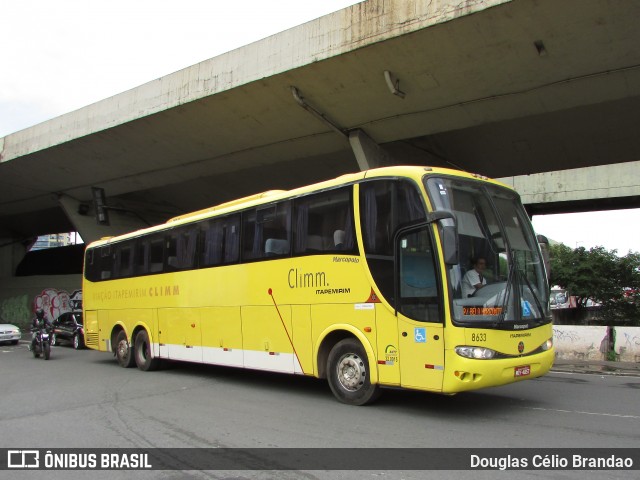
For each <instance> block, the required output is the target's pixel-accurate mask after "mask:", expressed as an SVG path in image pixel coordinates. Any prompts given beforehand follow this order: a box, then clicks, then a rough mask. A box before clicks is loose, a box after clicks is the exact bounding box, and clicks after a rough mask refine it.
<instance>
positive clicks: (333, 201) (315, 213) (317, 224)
mask: <svg viewBox="0 0 640 480" xmlns="http://www.w3.org/2000/svg"><path fill="white" fill-rule="evenodd" d="M352 211H353V208H352V204H351V188H350V187H347V188H339V189H335V190H329V191H325V192H319V193H314V194H311V195H307V196H304V197H301V198H298V199H296V200H295V205H294V214H293V229H294V245H293V247H294V248H293V251H294V254H295V255H306V254H314V253H323V252H342V253H354V248H355V241H354V240H355V234H354V231H353V215H352Z"/></svg>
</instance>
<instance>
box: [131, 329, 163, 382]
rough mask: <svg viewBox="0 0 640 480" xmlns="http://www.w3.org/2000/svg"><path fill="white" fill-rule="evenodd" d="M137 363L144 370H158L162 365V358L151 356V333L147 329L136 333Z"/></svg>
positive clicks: (135, 351) (135, 349)
mask: <svg viewBox="0 0 640 480" xmlns="http://www.w3.org/2000/svg"><path fill="white" fill-rule="evenodd" d="M133 350H134V353H135V359H136V365H138V368H139V369H140V370H142V371H144V372H150V371H152V370H157V369H158V367H159V366H160V359H159V358H153V357H152V356H151V342H149V334H147V331H146V330H140V331H139V332H138V335H136V343H135V347H134V349H133Z"/></svg>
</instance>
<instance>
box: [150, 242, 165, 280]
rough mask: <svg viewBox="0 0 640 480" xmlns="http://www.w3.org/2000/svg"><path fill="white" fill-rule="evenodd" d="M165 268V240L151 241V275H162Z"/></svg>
mask: <svg viewBox="0 0 640 480" xmlns="http://www.w3.org/2000/svg"><path fill="white" fill-rule="evenodd" d="M163 266H164V238H162V236H159V237H156V238H153V239H151V242H150V245H149V273H160V272H162V269H163Z"/></svg>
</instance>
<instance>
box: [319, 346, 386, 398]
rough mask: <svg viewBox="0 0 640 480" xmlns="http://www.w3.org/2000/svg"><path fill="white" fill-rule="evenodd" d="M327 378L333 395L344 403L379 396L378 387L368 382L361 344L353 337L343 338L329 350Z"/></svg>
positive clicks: (367, 362)
mask: <svg viewBox="0 0 640 480" xmlns="http://www.w3.org/2000/svg"><path fill="white" fill-rule="evenodd" d="M327 378H328V381H329V387H331V391H332V392H333V394H334V395H335V396H336V398H337V399H338V400H340V401H341V402H342V403H346V404H348V405H365V404H367V403H371V402H373V401H375V400H376V399H377V398H378V396H379V395H380V387H379V386H378V385H372V384H371V378H370V375H369V360H368V359H367V354H366V352H365V351H364V347H363V346H362V344H361V343H360V342H358V341H357V340H355V339H353V338H345V339H344V340H341V341H339V342H338V343H336V344H335V345H334V346H333V348H332V349H331V352H330V353H329V358H328V359H327Z"/></svg>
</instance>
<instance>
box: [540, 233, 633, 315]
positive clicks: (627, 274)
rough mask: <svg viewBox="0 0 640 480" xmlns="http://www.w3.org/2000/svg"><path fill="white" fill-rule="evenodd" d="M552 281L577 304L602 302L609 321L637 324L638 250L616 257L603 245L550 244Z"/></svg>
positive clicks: (585, 304) (579, 306)
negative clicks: (573, 247)
mask: <svg viewBox="0 0 640 480" xmlns="http://www.w3.org/2000/svg"><path fill="white" fill-rule="evenodd" d="M550 253H551V283H552V284H553V285H559V286H560V287H562V288H565V289H567V290H568V291H569V294H570V295H573V296H575V297H576V300H577V304H578V308H584V307H586V306H587V303H588V302H589V300H591V301H593V302H596V303H599V304H601V305H602V317H603V319H604V320H605V322H606V323H607V324H609V325H640V253H637V252H636V253H632V252H629V253H628V254H627V255H626V256H624V257H619V256H618V255H617V251H616V250H610V251H607V250H605V249H604V248H603V247H595V248H592V249H590V250H586V249H585V248H584V247H580V248H576V249H571V248H570V247H567V246H566V245H562V244H557V245H552V246H551V248H550Z"/></svg>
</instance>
